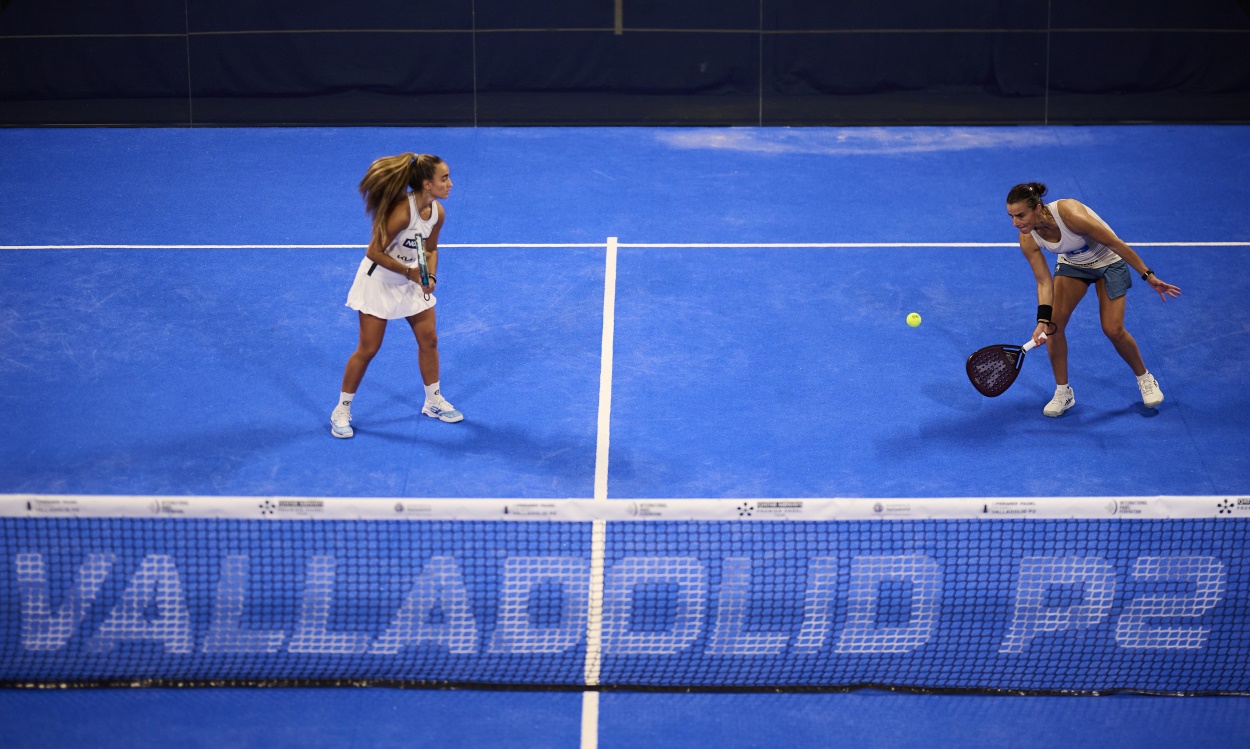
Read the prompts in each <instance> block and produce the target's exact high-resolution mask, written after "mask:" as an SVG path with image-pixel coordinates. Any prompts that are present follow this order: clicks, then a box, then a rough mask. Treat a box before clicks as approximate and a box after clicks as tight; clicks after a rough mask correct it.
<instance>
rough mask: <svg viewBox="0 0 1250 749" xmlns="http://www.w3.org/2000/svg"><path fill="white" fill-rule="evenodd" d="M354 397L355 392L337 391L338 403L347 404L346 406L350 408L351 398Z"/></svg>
mask: <svg viewBox="0 0 1250 749" xmlns="http://www.w3.org/2000/svg"><path fill="white" fill-rule="evenodd" d="M355 397H356V394H355V393H339V405H340V406H347V407H348V408H351V407H352V398H355Z"/></svg>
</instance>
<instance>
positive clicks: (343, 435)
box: [330, 404, 355, 439]
mask: <svg viewBox="0 0 1250 749" xmlns="http://www.w3.org/2000/svg"><path fill="white" fill-rule="evenodd" d="M351 420H352V409H351V408H349V407H348V406H344V405H342V404H340V405H338V406H335V407H334V411H333V412H331V414H330V434H333V435H334V436H335V437H338V438H339V439H347V438H348V437H350V436H352V435H353V434H355V432H354V431H352V427H351V423H350V422H351Z"/></svg>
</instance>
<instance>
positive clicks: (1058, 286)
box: [1053, 276, 1089, 325]
mask: <svg viewBox="0 0 1250 749" xmlns="http://www.w3.org/2000/svg"><path fill="white" fill-rule="evenodd" d="M1053 285H1054V291H1055V293H1054V303H1053V307H1054V322H1055V323H1057V324H1059V325H1064V324H1066V323H1067V322H1068V318H1069V317H1070V316H1071V315H1072V310H1074V309H1076V305H1077V304H1079V303H1080V301H1081V300H1082V299H1084V298H1085V292H1086V291H1088V290H1089V284H1087V283H1086V282H1085V281H1082V280H1081V279H1079V278H1070V277H1068V276H1055V280H1054V284H1053Z"/></svg>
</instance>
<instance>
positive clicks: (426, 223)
mask: <svg viewBox="0 0 1250 749" xmlns="http://www.w3.org/2000/svg"><path fill="white" fill-rule="evenodd" d="M408 215H409V216H410V218H409V219H408V228H406V229H404V230H403V231H401V232H400V233H398V234H396V235H395V238H394V239H393V240H391V243H390V244H389V245H387V247H386V254H387V255H390V256H391V257H393V258H395V259H396V260H398V261H399V262H401V263H403V264H404V265H405V266H407V267H409V268H415V267H417V250H418V248H420V247H422V246H423V244H422V243H423V241H424V240H426V239H429V238H430V232H432V231H433V230H434V225H435V224H437V223H438V201H437V200H436V201H434V202H433V203H431V204H430V218H429V220H425V219H422V218H421V212H420V211H418V210H417V196H416V195H414V194H412V193H408ZM373 275H374V277H376V278H377V279H378V280H380V281H381V282H382V283H389V284H391V285H392V286H402V285H404V284H406V283H409V280H408V279H407V278H404V275H403V274H402V273H396V272H394V271H389V270H387V269H386V268H383V267H382V266H380V265H379V266H378V267H377V268H375V269H374V270H373ZM412 277H413V279H414V280H416V278H417V276H416V274H415V273H414V274H412Z"/></svg>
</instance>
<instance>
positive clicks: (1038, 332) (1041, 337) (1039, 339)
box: [1033, 322, 1054, 346]
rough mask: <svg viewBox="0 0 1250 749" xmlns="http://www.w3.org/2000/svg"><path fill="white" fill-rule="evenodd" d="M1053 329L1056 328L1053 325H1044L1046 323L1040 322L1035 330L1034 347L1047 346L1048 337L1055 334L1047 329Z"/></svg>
mask: <svg viewBox="0 0 1250 749" xmlns="http://www.w3.org/2000/svg"><path fill="white" fill-rule="evenodd" d="M1051 327H1054V326H1053V325H1047V324H1046V323H1044V322H1039V323H1038V324H1037V327H1036V328H1034V329H1033V345H1034V346H1045V345H1046V336H1048V335H1050V334H1051V333H1052V332H1054V331H1052V330H1047V328H1051Z"/></svg>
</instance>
